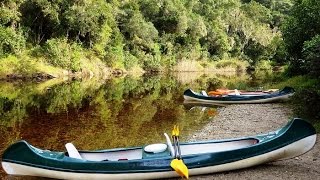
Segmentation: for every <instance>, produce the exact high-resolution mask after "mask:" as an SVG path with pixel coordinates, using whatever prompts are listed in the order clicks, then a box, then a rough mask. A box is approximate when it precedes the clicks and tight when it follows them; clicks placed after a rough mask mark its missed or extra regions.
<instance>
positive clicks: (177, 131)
mask: <svg viewBox="0 0 320 180" xmlns="http://www.w3.org/2000/svg"><path fill="white" fill-rule="evenodd" d="M179 134H180V130H179V126H176V136H179Z"/></svg>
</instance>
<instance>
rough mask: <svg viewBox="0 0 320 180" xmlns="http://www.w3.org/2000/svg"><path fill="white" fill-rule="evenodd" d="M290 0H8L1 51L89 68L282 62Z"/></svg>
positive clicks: (3, 7) (0, 19)
mask: <svg viewBox="0 0 320 180" xmlns="http://www.w3.org/2000/svg"><path fill="white" fill-rule="evenodd" d="M271 2H272V3H271ZM291 6H292V2H291V1H290V0H284V1H280V2H278V1H270V2H269V1H261V2H260V1H240V0H231V1H230V0H228V1H220V0H219V1H218V0H208V1H196V0H183V1H177V0H164V1H155V0H144V1H140V0H136V1H118V0H113V1H104V0H98V1H93V0H89V1H88V0H86V1H84V0H80V1H64V0H62V1H49V0H29V1H26V0H5V1H3V2H1V4H0V12H1V13H0V14H1V15H0V38H1V41H0V58H2V59H1V61H3V62H4V63H6V62H7V60H6V58H7V57H8V56H15V57H17V59H18V60H19V63H22V61H23V59H30V62H32V63H34V62H41V63H43V64H47V65H48V66H54V67H57V68H60V69H63V70H66V71H68V72H82V71H91V72H93V73H97V72H98V73H100V72H101V71H102V72H103V70H101V69H98V68H94V67H97V66H99V67H108V68H113V69H122V70H130V69H131V68H134V67H140V68H142V69H143V70H144V71H170V70H171V71H172V70H177V71H183V70H184V69H181V68H179V67H180V65H181V64H183V63H185V62H188V61H190V60H192V61H197V62H199V63H198V64H199V65H200V66H199V69H198V68H197V66H196V67H195V69H193V71H197V70H203V69H207V70H208V65H211V66H213V68H214V69H215V68H216V67H215V66H214V65H215V64H216V63H214V62H216V61H219V60H224V61H227V60H229V61H230V62H229V64H235V63H237V62H238V61H239V60H241V61H246V62H247V63H248V65H250V66H255V65H256V64H257V62H259V61H260V60H270V59H273V60H275V61H277V62H280V61H281V58H282V57H281V55H282V54H284V52H282V50H283V41H282V38H281V32H280V31H279V27H280V25H281V24H282V23H283V20H284V18H285V17H286V16H287V15H286V14H287V12H288V10H289V8H290V7H291ZM97 59H98V60H99V62H98V65H97V63H96V62H97ZM20 61H21V62H20ZM218 64H219V63H218ZM222 64H223V63H222ZM7 65H8V66H10V63H9V62H8V64H7ZM108 68H107V69H104V70H108ZM218 69H219V67H218ZM32 70H33V69H30V71H32ZM15 72H16V73H23V72H21V71H20V69H15ZM1 73H2V74H5V73H10V72H7V71H6V69H1Z"/></svg>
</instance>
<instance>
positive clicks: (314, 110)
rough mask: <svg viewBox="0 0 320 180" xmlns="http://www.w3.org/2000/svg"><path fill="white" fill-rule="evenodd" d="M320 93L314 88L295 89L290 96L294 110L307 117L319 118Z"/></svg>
mask: <svg viewBox="0 0 320 180" xmlns="http://www.w3.org/2000/svg"><path fill="white" fill-rule="evenodd" d="M319 101H320V93H319V92H317V91H316V90H314V89H303V90H301V91H297V92H296V93H295V95H294V96H293V97H292V102H293V109H294V112H295V113H296V114H297V115H298V116H301V117H306V118H308V119H312V120H314V119H319V118H320V104H319Z"/></svg>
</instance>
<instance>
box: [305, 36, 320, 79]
mask: <svg viewBox="0 0 320 180" xmlns="http://www.w3.org/2000/svg"><path fill="white" fill-rule="evenodd" d="M302 54H303V57H304V59H305V66H306V69H308V70H309V73H310V74H311V75H313V76H315V77H320V35H317V36H315V37H314V38H312V39H311V40H310V41H305V42H304V45H303V50H302Z"/></svg>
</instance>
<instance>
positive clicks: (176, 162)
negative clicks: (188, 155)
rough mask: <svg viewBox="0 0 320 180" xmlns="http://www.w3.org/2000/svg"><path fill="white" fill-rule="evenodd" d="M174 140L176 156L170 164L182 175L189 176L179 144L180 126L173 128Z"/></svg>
mask: <svg viewBox="0 0 320 180" xmlns="http://www.w3.org/2000/svg"><path fill="white" fill-rule="evenodd" d="M172 140H173V147H174V158H175V159H173V160H172V161H171V163H170V166H171V167H172V168H173V169H174V170H175V171H176V172H177V173H178V174H179V175H180V176H181V177H186V178H187V179H188V178H189V170H188V168H187V166H186V165H185V164H184V162H183V161H182V159H181V149H180V144H179V128H178V126H174V127H173V130H172ZM177 152H178V155H177Z"/></svg>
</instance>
